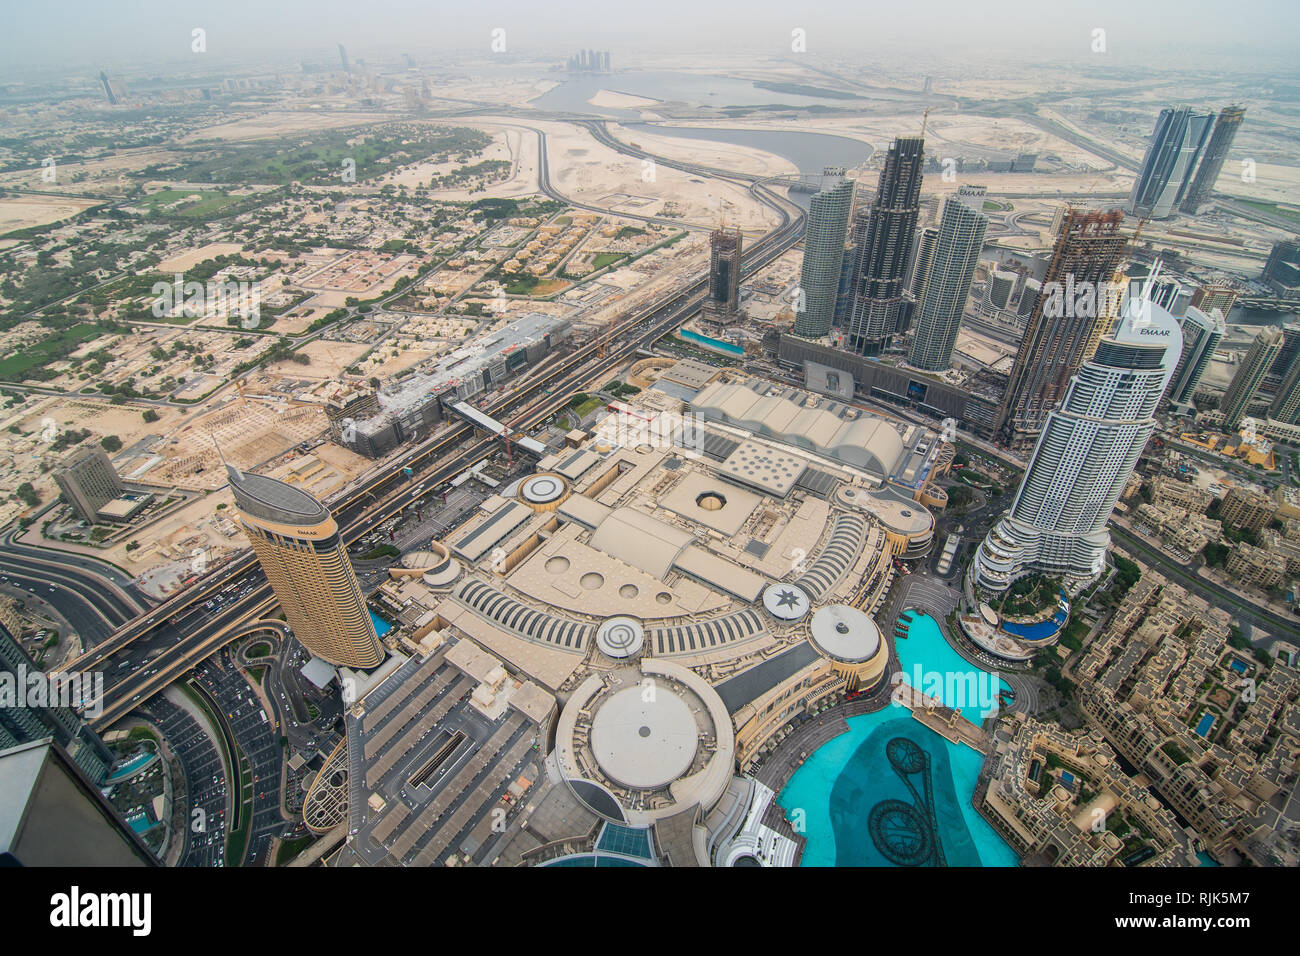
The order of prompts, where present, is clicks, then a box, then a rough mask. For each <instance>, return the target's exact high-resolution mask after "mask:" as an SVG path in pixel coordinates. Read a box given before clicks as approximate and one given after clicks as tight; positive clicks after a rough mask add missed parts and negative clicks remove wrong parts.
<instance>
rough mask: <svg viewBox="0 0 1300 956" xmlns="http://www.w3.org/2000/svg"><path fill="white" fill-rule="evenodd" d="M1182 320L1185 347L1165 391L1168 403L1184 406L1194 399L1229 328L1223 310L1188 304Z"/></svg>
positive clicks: (1166, 402)
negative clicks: (1208, 311) (1197, 388)
mask: <svg viewBox="0 0 1300 956" xmlns="http://www.w3.org/2000/svg"><path fill="white" fill-rule="evenodd" d="M1181 323H1182V328H1183V347H1182V351H1181V353H1180V354H1179V357H1178V365H1177V366H1176V367H1175V368H1174V375H1173V378H1172V379H1170V381H1169V388H1168V390H1166V392H1165V399H1164V404H1174V405H1182V404H1185V403H1188V402H1190V401H1191V400H1192V396H1194V395H1195V394H1196V386H1197V385H1199V384H1200V382H1201V376H1203V375H1204V374H1205V370H1206V369H1207V368H1209V367H1210V362H1211V361H1212V360H1213V359H1214V350H1215V349H1217V348H1218V347H1219V343H1220V342H1221V341H1223V336H1224V333H1225V332H1226V331H1227V329H1226V327H1225V326H1224V324H1223V313H1222V312H1219V311H1218V310H1217V309H1216V310H1215V311H1213V312H1210V313H1208V314H1207V313H1205V312H1202V311H1201V310H1200V309H1198V308H1196V307H1195V306H1188V308H1187V311H1186V312H1185V313H1184V314H1183V317H1182V319H1181Z"/></svg>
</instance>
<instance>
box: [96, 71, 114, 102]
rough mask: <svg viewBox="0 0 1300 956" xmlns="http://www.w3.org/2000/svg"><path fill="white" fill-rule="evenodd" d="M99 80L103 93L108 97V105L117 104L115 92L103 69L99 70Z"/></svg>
mask: <svg viewBox="0 0 1300 956" xmlns="http://www.w3.org/2000/svg"><path fill="white" fill-rule="evenodd" d="M99 82H100V83H103V84H104V95H105V96H107V97H108V105H109V106H116V105H117V94H116V93H114V92H113V84H112V83H110V82H109V81H108V74H107V73H105V72H104V71H103V70H100V71H99Z"/></svg>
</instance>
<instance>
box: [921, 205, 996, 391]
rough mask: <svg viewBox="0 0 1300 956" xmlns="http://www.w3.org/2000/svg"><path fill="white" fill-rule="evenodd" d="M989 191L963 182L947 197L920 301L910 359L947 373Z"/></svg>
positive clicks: (983, 227) (976, 259)
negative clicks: (962, 184) (953, 193)
mask: <svg viewBox="0 0 1300 956" xmlns="http://www.w3.org/2000/svg"><path fill="white" fill-rule="evenodd" d="M984 194H985V189H984V187H983V186H963V187H961V188H960V189H959V190H957V195H956V196H950V197H948V199H947V200H945V201H944V204H943V218H942V219H941V220H940V222H939V237H938V239H937V240H936V242H935V243H934V249H933V252H932V255H931V260H930V264H929V274H928V275H927V277H926V279H925V281H924V283H923V292H922V295H921V299H920V301H919V302H918V303H917V307H916V321H915V322H914V323H913V324H914V327H915V334H914V335H913V337H912V343H911V346H910V347H909V349H908V352H907V360H908V362H910V363H911V364H912V365H915V366H916V367H917V368H922V369H926V370H927V371H931V372H942V371H945V370H946V369H947V368H948V364H949V363H950V362H951V361H952V349H953V346H954V345H955V344H956V343H957V329H958V328H959V326H960V325H961V315H962V310H963V309H964V308H965V307H966V297H967V296H968V295H969V294H970V284H971V280H972V279H973V278H975V266H976V265H977V264H978V263H979V257H980V250H982V249H983V248H984V231H985V230H986V229H987V228H988V224H989V220H988V216H986V215H984V211H983V208H984Z"/></svg>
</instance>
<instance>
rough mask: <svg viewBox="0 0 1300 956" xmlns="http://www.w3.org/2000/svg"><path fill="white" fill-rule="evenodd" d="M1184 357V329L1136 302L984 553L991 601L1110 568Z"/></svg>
mask: <svg viewBox="0 0 1300 956" xmlns="http://www.w3.org/2000/svg"><path fill="white" fill-rule="evenodd" d="M1181 347H1182V333H1181V331H1180V330H1179V328H1178V321H1177V320H1176V319H1175V318H1174V317H1173V316H1172V315H1170V314H1169V313H1168V312H1167V311H1165V310H1164V309H1163V308H1161V307H1160V306H1158V305H1155V304H1154V303H1151V302H1146V301H1141V300H1137V299H1129V300H1128V301H1127V302H1126V304H1125V306H1124V312H1123V315H1122V318H1121V319H1120V321H1119V324H1118V325H1117V326H1116V327H1115V329H1114V331H1113V332H1111V333H1109V334H1107V335H1104V336H1103V337H1102V339H1101V341H1100V342H1099V343H1098V344H1097V351H1096V354H1094V355H1093V356H1092V357H1091V358H1089V359H1088V360H1087V361H1085V362H1084V363H1083V364H1082V365H1081V366H1080V367H1079V369H1078V372H1077V373H1076V374H1075V375H1074V377H1073V378H1071V379H1070V383H1069V387H1068V389H1067V390H1066V393H1065V396H1064V399H1063V400H1062V402H1061V404H1060V407H1059V408H1056V409H1053V410H1052V411H1051V412H1050V413H1049V414H1048V416H1047V421H1046V422H1045V423H1044V425H1043V431H1042V434H1040V435H1039V437H1038V443H1037V445H1035V447H1034V452H1033V455H1032V456H1031V457H1030V459H1029V467H1028V468H1027V469H1026V470H1025V477H1024V479H1023V480H1022V481H1021V483H1020V488H1019V490H1018V491H1017V492H1016V497H1015V500H1014V501H1013V502H1012V505H1011V508H1010V510H1009V511H1008V512H1007V513H1006V514H1005V515H1004V516H1003V517H1002V519H1001V520H1000V521H999V522H998V523H997V525H995V526H994V528H993V530H992V531H990V532H989V533H988V536H987V537H985V539H984V541H983V543H982V544H981V545H980V547H979V550H978V551H977V552H976V556H975V561H974V562H973V564H972V567H971V573H972V576H973V578H974V581H975V583H977V584H978V585H979V586H980V587H982V588H986V589H988V590H991V591H1002V590H1005V589H1006V588H1007V587H1008V586H1009V585H1010V584H1011V583H1012V582H1013V581H1015V580H1016V579H1017V578H1019V577H1021V576H1023V575H1024V574H1027V573H1030V572H1035V571H1036V572H1040V573H1044V574H1049V575H1066V576H1070V577H1076V578H1091V577H1095V576H1096V575H1097V574H1099V573H1100V572H1101V570H1102V569H1103V567H1104V566H1105V561H1106V551H1107V549H1108V548H1109V547H1110V533H1109V532H1108V531H1107V530H1106V523H1107V522H1108V521H1109V520H1110V516H1111V512H1112V510H1113V509H1114V507H1115V502H1116V501H1118V500H1119V496H1120V494H1121V493H1122V492H1123V490H1124V486H1125V484H1126V483H1127V482H1128V479H1129V477H1130V476H1131V475H1132V474H1133V468H1134V466H1136V465H1137V460H1138V456H1139V455H1141V453H1142V449H1143V448H1144V447H1146V443H1147V439H1149V438H1150V437H1151V434H1152V432H1153V431H1154V430H1155V427H1156V420H1155V412H1156V406H1157V404H1158V403H1159V401H1160V397H1161V396H1162V395H1163V394H1164V391H1165V386H1167V385H1168V384H1169V378H1170V376H1171V375H1172V374H1173V371H1174V364H1175V363H1176V362H1177V360H1178V356H1179V354H1180V352H1181Z"/></svg>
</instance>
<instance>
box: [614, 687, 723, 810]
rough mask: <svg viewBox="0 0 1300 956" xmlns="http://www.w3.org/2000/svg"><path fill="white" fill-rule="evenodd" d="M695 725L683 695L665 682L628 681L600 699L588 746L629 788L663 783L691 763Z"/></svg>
mask: <svg viewBox="0 0 1300 956" xmlns="http://www.w3.org/2000/svg"><path fill="white" fill-rule="evenodd" d="M699 734H700V731H699V728H698V727H697V726H696V723H695V717H694V716H693V715H692V714H691V709H690V707H689V706H687V704H686V701H685V700H683V699H682V698H681V697H680V696H679V695H678V694H676V693H674V692H673V691H672V690H671V689H669V688H668V687H667V686H664V685H662V684H661V685H659V686H657V687H655V688H654V689H653V693H648V692H647V690H646V689H643V688H641V687H629V688H627V689H626V690H621V691H619V692H618V693H616V694H614V695H612V696H610V697H608V698H607V699H605V700H604V701H602V702H601V704H600V708H599V710H597V711H596V714H595V716H594V717H593V718H592V722H591V751H592V754H593V755H594V756H595V758H596V763H597V764H599V765H600V769H601V770H602V771H603V772H604V773H605V774H607V775H608V776H609V778H610V779H611V780H613V781H615V782H617V783H619V784H621V785H623V786H625V787H630V788H632V789H634V790H656V789H659V788H660V787H666V786H668V785H669V784H670V783H672V782H673V781H674V780H676V779H677V778H678V777H680V776H682V774H683V773H684V772H685V771H686V770H687V768H689V767H690V765H691V762H692V761H693V760H694V759H695V751H696V748H697V747H698V746H699Z"/></svg>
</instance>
